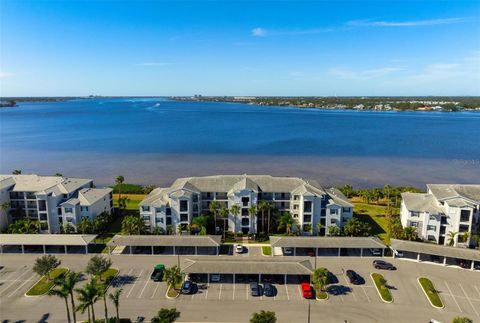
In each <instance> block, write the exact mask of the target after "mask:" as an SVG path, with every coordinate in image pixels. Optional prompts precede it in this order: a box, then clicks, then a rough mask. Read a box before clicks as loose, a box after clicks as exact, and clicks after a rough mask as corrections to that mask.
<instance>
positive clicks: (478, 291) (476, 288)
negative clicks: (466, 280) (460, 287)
mask: <svg viewBox="0 0 480 323" xmlns="http://www.w3.org/2000/svg"><path fill="white" fill-rule="evenodd" d="M473 287H475V290H476V291H477V293H478V296H480V290H479V289H478V287H477V285H473Z"/></svg>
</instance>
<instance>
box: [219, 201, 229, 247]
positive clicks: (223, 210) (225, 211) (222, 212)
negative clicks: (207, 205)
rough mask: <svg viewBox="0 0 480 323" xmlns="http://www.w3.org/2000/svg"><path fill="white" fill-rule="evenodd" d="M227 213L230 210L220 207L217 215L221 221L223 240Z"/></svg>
mask: <svg viewBox="0 0 480 323" xmlns="http://www.w3.org/2000/svg"><path fill="white" fill-rule="evenodd" d="M229 213H230V210H229V209H228V208H226V207H222V208H221V209H220V211H219V215H220V217H221V218H222V219H223V240H225V221H226V220H228V214H229Z"/></svg>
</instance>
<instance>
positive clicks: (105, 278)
mask: <svg viewBox="0 0 480 323" xmlns="http://www.w3.org/2000/svg"><path fill="white" fill-rule="evenodd" d="M117 274H118V269H116V268H110V269H108V270H107V271H106V272H104V273H103V274H102V275H101V277H100V280H99V281H98V282H108V283H110V280H111V279H113V278H114V277H115V276H117ZM93 279H95V280H97V279H98V277H97V276H93Z"/></svg>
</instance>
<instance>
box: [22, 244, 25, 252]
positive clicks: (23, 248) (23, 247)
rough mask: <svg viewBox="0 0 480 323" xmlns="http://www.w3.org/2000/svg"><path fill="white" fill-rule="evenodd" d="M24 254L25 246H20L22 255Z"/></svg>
mask: <svg viewBox="0 0 480 323" xmlns="http://www.w3.org/2000/svg"><path fill="white" fill-rule="evenodd" d="M23 253H25V246H24V245H23V244H22V254H23Z"/></svg>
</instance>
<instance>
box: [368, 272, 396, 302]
mask: <svg viewBox="0 0 480 323" xmlns="http://www.w3.org/2000/svg"><path fill="white" fill-rule="evenodd" d="M372 278H373V281H374V282H375V287H377V290H378V292H379V293H380V295H381V297H382V299H383V300H384V301H385V302H389V303H391V302H393V297H392V293H390V289H388V288H387V287H386V286H382V284H381V283H380V280H381V279H382V278H383V276H382V275H380V274H379V273H373V274H372Z"/></svg>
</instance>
